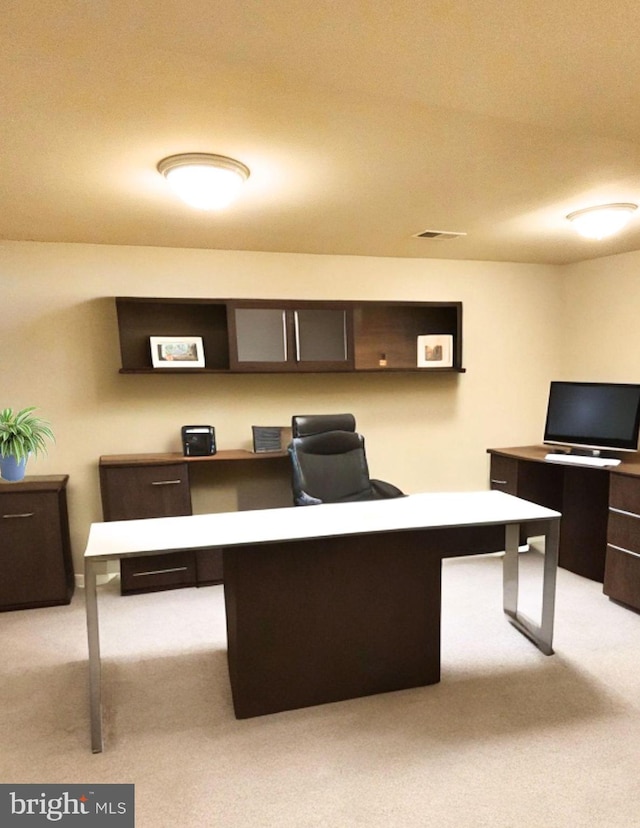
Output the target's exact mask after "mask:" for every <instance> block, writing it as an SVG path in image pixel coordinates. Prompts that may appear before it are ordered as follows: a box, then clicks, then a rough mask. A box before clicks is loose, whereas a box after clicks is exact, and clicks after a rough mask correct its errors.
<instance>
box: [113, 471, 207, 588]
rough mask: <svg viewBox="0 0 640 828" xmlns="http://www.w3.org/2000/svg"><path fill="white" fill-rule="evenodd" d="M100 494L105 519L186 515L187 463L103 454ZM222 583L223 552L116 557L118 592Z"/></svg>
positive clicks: (188, 504) (188, 493)
mask: <svg viewBox="0 0 640 828" xmlns="http://www.w3.org/2000/svg"><path fill="white" fill-rule="evenodd" d="M99 469H100V492H101V496H102V514H103V518H104V520H107V521H108V520H137V519H141V518H158V517H179V516H181V515H190V514H191V513H192V510H191V490H190V485H189V469H188V466H187V463H186V462H180V461H177V462H165V461H163V460H162V459H161V458H159V457H156V456H154V455H150V456H147V459H146V462H145V459H144V455H143V456H141V459H139V460H137V459H136V455H133V456H129V459H122V460H119V459H118V455H116V456H114V457H113V458H102V459H101V461H100V466H99ZM221 582H222V551H221V550H219V549H215V550H198V551H181V552H174V553H171V554H168V555H144V556H137V557H133V558H125V559H123V560H121V561H120V590H121V592H122V594H123V595H126V594H133V593H138V592H155V591H158V590H164V589H178V588H180V587H188V586H204V585H205V584H216V583H221Z"/></svg>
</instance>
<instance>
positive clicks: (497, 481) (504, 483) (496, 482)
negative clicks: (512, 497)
mask: <svg viewBox="0 0 640 828" xmlns="http://www.w3.org/2000/svg"><path fill="white" fill-rule="evenodd" d="M491 482H492V483H495V484H496V486H506V485H507V484H508V483H509V481H508V480H496V478H495V477H492V478H491Z"/></svg>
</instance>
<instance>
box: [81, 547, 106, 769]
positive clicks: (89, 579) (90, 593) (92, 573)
mask: <svg viewBox="0 0 640 828" xmlns="http://www.w3.org/2000/svg"><path fill="white" fill-rule="evenodd" d="M84 586H85V605H86V611H87V637H88V640H89V705H90V711H91V750H92V751H93V753H102V689H101V664H100V630H99V627H98V593H97V588H96V563H95V562H94V561H91V560H86V561H85V565H84Z"/></svg>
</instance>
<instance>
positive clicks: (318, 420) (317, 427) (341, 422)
mask: <svg viewBox="0 0 640 828" xmlns="http://www.w3.org/2000/svg"><path fill="white" fill-rule="evenodd" d="M355 430H356V418H355V417H354V416H353V414H297V415H296V416H294V417H292V418H291V433H292V434H293V436H294V437H309V436H310V435H311V434H323V433H324V432H326V431H355Z"/></svg>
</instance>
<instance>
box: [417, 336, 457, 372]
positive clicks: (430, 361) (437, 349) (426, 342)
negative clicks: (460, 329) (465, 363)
mask: <svg viewBox="0 0 640 828" xmlns="http://www.w3.org/2000/svg"><path fill="white" fill-rule="evenodd" d="M452 366H453V335H452V334H425V335H424V336H419V337H418V368H451V367H452Z"/></svg>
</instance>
